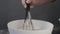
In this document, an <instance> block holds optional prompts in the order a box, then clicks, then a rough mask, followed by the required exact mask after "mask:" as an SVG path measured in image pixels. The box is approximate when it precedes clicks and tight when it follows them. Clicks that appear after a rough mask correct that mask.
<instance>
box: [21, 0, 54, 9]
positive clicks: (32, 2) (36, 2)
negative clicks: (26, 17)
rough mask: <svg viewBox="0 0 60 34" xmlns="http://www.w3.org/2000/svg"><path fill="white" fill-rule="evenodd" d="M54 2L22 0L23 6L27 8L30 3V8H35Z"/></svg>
mask: <svg viewBox="0 0 60 34" xmlns="http://www.w3.org/2000/svg"><path fill="white" fill-rule="evenodd" d="M53 1H55V0H22V4H23V6H24V7H25V8H26V3H30V5H31V6H30V7H31V8H33V7H34V6H37V5H42V4H46V3H50V2H53ZM25 2H26V3H25Z"/></svg>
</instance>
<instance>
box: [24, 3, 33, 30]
mask: <svg viewBox="0 0 60 34" xmlns="http://www.w3.org/2000/svg"><path fill="white" fill-rule="evenodd" d="M25 3H26V2H25ZM26 5H27V7H26V8H25V10H26V16H25V20H24V23H23V29H24V30H33V23H32V19H31V14H30V4H29V3H26Z"/></svg>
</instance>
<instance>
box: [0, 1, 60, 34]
mask: <svg viewBox="0 0 60 34" xmlns="http://www.w3.org/2000/svg"><path fill="white" fill-rule="evenodd" d="M59 13H60V0H56V2H54V3H49V4H45V5H41V6H38V7H35V8H33V9H32V10H31V15H32V19H39V20H45V21H49V22H51V23H53V24H54V25H55V27H54V31H53V34H60V22H59V20H58V19H59V17H60V15H59ZM24 17H25V10H24V7H23V6H22V4H21V0H0V29H6V28H7V23H8V22H10V21H12V20H17V19H24Z"/></svg>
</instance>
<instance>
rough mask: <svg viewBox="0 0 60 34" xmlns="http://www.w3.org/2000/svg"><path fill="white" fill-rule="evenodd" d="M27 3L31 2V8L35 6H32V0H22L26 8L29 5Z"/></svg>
mask: <svg viewBox="0 0 60 34" xmlns="http://www.w3.org/2000/svg"><path fill="white" fill-rule="evenodd" d="M26 3H30V4H31V6H30V8H33V6H32V0H22V4H23V6H24V7H25V8H26V7H27V6H26Z"/></svg>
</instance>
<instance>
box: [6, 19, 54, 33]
mask: <svg viewBox="0 0 60 34" xmlns="http://www.w3.org/2000/svg"><path fill="white" fill-rule="evenodd" d="M32 22H33V25H34V28H35V29H39V30H33V31H32V30H23V29H22V28H21V26H22V24H23V23H24V20H23V19H22V20H14V21H11V22H9V23H8V24H7V26H8V30H9V33H10V34H52V30H53V27H54V25H53V24H52V23H50V22H46V21H42V20H32Z"/></svg>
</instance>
